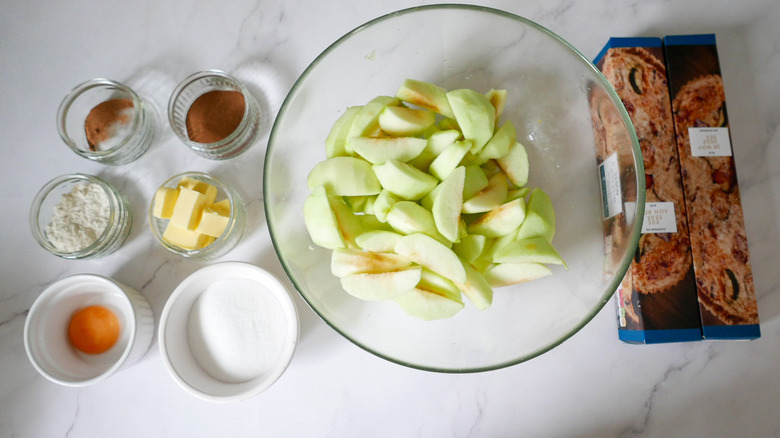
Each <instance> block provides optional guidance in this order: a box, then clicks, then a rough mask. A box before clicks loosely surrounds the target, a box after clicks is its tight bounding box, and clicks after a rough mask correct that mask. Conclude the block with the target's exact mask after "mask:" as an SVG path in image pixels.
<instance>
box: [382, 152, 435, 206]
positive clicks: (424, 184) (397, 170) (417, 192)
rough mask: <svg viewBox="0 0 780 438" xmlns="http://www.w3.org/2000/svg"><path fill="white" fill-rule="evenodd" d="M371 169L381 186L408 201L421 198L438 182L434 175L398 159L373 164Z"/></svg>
mask: <svg viewBox="0 0 780 438" xmlns="http://www.w3.org/2000/svg"><path fill="white" fill-rule="evenodd" d="M373 169H374V174H375V175H376V178H377V179H378V181H379V183H380V184H381V186H382V188H384V189H386V190H387V191H389V192H390V193H392V194H394V195H396V196H398V197H400V198H403V199H406V200H408V201H417V200H419V199H422V197H423V196H425V195H426V194H428V192H430V191H431V190H433V188H434V187H436V185H437V184H438V183H439V181H438V180H437V179H436V178H435V177H433V176H431V175H428V174H427V173H424V172H422V171H420V170H418V169H417V168H415V167H412V166H410V165H408V164H406V163H402V162H400V161H398V160H388V161H387V162H385V163H384V164H374V165H373ZM377 193H379V192H377Z"/></svg>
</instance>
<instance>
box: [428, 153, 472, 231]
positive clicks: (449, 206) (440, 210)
mask: <svg viewBox="0 0 780 438" xmlns="http://www.w3.org/2000/svg"><path fill="white" fill-rule="evenodd" d="M465 178H466V168H465V167H463V166H460V167H457V168H455V169H454V170H453V171H452V172H451V173H450V174H449V176H447V178H445V179H444V181H442V182H441V184H439V186H438V187H437V188H436V196H435V197H434V199H433V205H432V206H431V213H433V220H434V222H435V223H436V229H438V230H439V233H441V235H442V236H444V237H445V238H446V239H447V240H449V241H450V242H456V241H458V227H459V225H460V211H461V209H462V208H463V183H464V181H465Z"/></svg>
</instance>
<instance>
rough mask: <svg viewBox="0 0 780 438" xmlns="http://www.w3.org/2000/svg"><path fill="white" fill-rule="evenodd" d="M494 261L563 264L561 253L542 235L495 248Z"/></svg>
mask: <svg viewBox="0 0 780 438" xmlns="http://www.w3.org/2000/svg"><path fill="white" fill-rule="evenodd" d="M493 262H494V263H545V264H554V265H564V266H566V263H564V261H563V259H562V258H561V255H560V254H558V251H557V250H556V249H555V248H554V247H553V246H552V245H551V244H550V242H548V241H547V240H546V239H545V238H544V237H531V238H528V239H520V240H515V241H513V242H511V243H510V244H508V245H505V246H503V247H502V248H499V249H498V250H496V252H495V253H494V254H493Z"/></svg>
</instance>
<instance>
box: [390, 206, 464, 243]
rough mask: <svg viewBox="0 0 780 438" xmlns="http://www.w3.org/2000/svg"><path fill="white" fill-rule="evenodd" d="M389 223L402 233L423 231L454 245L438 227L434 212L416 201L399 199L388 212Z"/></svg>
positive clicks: (442, 241) (440, 240)
mask: <svg viewBox="0 0 780 438" xmlns="http://www.w3.org/2000/svg"><path fill="white" fill-rule="evenodd" d="M387 223H388V224H389V225H390V226H391V227H392V228H393V229H394V230H395V231H397V232H399V233H401V234H406V235H408V234H414V233H423V234H427V235H428V236H431V237H433V238H434V239H436V240H438V241H439V242H441V243H443V244H445V245H447V246H449V245H452V243H450V241H449V240H447V238H445V237H444V236H442V235H441V233H439V230H438V228H436V222H435V220H434V218H433V213H431V211H430V210H428V209H427V208H425V207H422V206H421V205H419V204H417V203H415V202H412V201H398V202H396V203H395V204H393V206H392V207H391V208H390V211H388V212H387Z"/></svg>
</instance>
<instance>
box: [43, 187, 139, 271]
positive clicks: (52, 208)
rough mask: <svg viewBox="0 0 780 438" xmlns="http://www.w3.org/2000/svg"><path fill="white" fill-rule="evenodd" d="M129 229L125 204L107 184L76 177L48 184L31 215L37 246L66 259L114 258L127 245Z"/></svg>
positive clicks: (123, 199)
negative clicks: (125, 243)
mask: <svg viewBox="0 0 780 438" xmlns="http://www.w3.org/2000/svg"><path fill="white" fill-rule="evenodd" d="M132 225H133V215H132V210H131V208H130V203H129V202H128V201H127V199H126V198H125V197H124V196H123V195H122V194H121V193H119V192H118V191H117V190H116V188H114V187H113V186H112V185H111V184H109V183H107V182H106V181H104V180H102V179H100V178H98V177H96V176H92V175H85V174H80V173H73V174H68V175H63V176H60V177H57V178H54V179H53V180H51V181H49V182H48V183H46V185H44V186H43V188H42V189H41V190H40V191H39V192H38V194H37V195H36V196H35V199H34V200H33V204H32V208H31V210H30V228H31V230H32V233H33V236H34V237H35V240H37V241H38V243H39V244H40V245H41V246H42V247H43V248H44V249H46V250H47V251H49V252H50V253H52V254H54V255H56V256H59V257H62V258H65V259H89V258H98V257H103V256H106V255H109V254H111V253H113V252H114V251H116V250H117V249H119V247H121V246H122V244H123V243H124V242H125V240H127V236H128V235H129V234H130V229H131V228H132Z"/></svg>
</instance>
